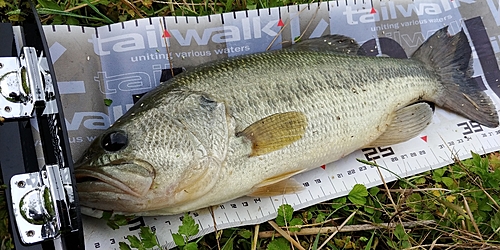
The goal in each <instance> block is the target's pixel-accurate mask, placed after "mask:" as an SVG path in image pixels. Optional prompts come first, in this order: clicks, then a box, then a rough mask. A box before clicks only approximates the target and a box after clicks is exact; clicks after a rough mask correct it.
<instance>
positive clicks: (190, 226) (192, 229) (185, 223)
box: [178, 213, 200, 237]
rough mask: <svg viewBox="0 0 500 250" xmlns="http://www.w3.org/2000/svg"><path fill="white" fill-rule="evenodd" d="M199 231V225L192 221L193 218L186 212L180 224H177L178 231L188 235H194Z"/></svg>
mask: <svg viewBox="0 0 500 250" xmlns="http://www.w3.org/2000/svg"><path fill="white" fill-rule="evenodd" d="M199 231H200V229H199V226H198V224H196V223H195V222H194V219H193V218H192V217H191V216H190V215H189V214H188V213H186V214H184V218H183V219H182V225H180V226H179V231H178V232H179V233H180V234H183V235H185V236H187V237H189V236H195V235H196V234H198V232H199Z"/></svg>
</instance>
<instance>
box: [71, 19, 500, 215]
mask: <svg viewBox="0 0 500 250" xmlns="http://www.w3.org/2000/svg"><path fill="white" fill-rule="evenodd" d="M325 41H326V43H325ZM360 51H361V50H360V49H359V46H358V45H357V44H356V43H355V42H353V41H352V39H350V38H346V37H343V36H335V35H334V36H328V37H324V38H319V39H312V40H309V41H304V42H303V43H298V44H297V45H296V46H293V47H292V48H290V49H283V50H279V51H270V52H264V53H258V54H253V55H246V56H240V57H236V58H230V59H224V60H220V61H216V62H212V63H208V64H205V65H202V66H200V67H198V68H196V69H193V70H188V71H187V72H184V73H182V74H180V75H178V76H176V77H174V78H173V79H171V80H169V81H167V82H164V83H162V84H161V85H160V86H159V87H158V88H156V89H154V90H152V91H150V92H149V93H148V94H147V95H145V96H144V97H142V98H141V99H140V100H139V101H138V102H137V103H136V104H135V105H134V106H133V107H132V108H131V109H130V110H129V111H128V112H127V113H126V114H125V115H123V116H122V117H121V118H119V119H118V120H117V121H116V122H115V123H114V124H113V125H112V126H111V127H110V128H109V129H108V130H106V131H105V132H104V133H103V134H102V135H101V136H99V137H98V138H97V139H96V140H95V141H94V142H93V143H92V145H91V146H90V147H89V148H88V149H87V151H86V152H85V153H84V155H83V156H82V158H81V159H80V160H79V161H78V162H77V163H76V165H77V169H76V172H75V174H76V178H77V181H78V184H77V188H78V193H79V196H80V202H81V204H82V206H84V207H87V208H92V209H96V210H112V211H115V212H120V213H126V214H135V215H167V214H178V213H182V212H186V211H192V210H196V209H200V208H204V207H208V206H212V205H217V204H220V203H223V202H226V201H229V200H231V199H235V198H238V197H241V196H245V195H251V196H270V195H277V194H283V193H290V192H296V191H297V190H299V189H300V188H301V187H302V186H301V185H300V184H299V183H297V182H295V181H294V180H293V179H290V177H292V176H293V175H296V174H298V173H301V172H304V171H307V170H310V169H313V168H316V167H319V166H321V165H323V164H326V163H330V162H334V161H336V160H338V159H340V158H342V157H344V156H346V155H348V154H350V153H351V152H353V151H355V150H358V149H360V148H363V147H367V146H383V145H391V144H395V143H400V142H403V141H406V140H409V139H411V138H413V137H415V136H416V135H418V134H419V133H420V132H421V131H422V130H423V129H424V128H425V127H426V126H427V125H428V124H429V123H430V122H431V119H432V115H433V110H432V107H431V106H430V105H429V104H428V103H429V102H431V103H434V104H435V105H437V106H439V107H442V108H444V109H447V110H450V111H452V112H455V113H457V114H459V115H462V116H463V117H466V118H468V119H471V120H474V121H477V122H479V123H481V124H483V125H485V126H487V127H497V126H498V125H499V119H498V112H497V111H496V110H495V106H494V104H493V103H492V101H491V99H490V98H489V97H488V96H487V95H486V94H484V93H483V92H482V91H481V90H480V89H479V88H478V86H477V85H476V83H475V82H474V81H472V80H471V79H470V78H471V75H472V69H471V64H472V63H471V48H470V46H469V42H468V40H467V37H466V35H465V34H464V32H463V31H461V32H459V33H457V34H456V35H454V36H451V35H449V34H448V33H447V28H444V29H441V30H439V31H437V32H436V33H435V34H434V35H432V36H431V37H430V38H429V39H428V40H427V41H426V42H425V43H423V44H422V45H421V46H420V48H419V49H418V50H417V51H415V53H414V54H413V55H412V56H411V59H393V58H387V57H368V56H359V55H358V54H361V53H359V52H360ZM83 211H84V212H85V213H88V214H92V213H93V212H92V211H95V210H91V209H83Z"/></svg>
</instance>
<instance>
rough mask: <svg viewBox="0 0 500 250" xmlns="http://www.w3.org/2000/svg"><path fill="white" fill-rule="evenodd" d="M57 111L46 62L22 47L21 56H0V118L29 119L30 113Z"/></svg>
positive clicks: (33, 50)
mask: <svg viewBox="0 0 500 250" xmlns="http://www.w3.org/2000/svg"><path fill="white" fill-rule="evenodd" d="M35 107H37V108H43V109H44V113H55V112H57V106H56V105H55V93H54V86H53V83H52V78H51V76H50V73H49V68H48V64H47V59H46V58H45V57H43V55H42V54H41V55H40V56H38V55H37V53H36V50H35V48H33V47H24V48H23V52H22V54H21V55H20V57H19V58H18V57H0V117H3V118H21V117H31V116H32V115H33V111H34V109H35Z"/></svg>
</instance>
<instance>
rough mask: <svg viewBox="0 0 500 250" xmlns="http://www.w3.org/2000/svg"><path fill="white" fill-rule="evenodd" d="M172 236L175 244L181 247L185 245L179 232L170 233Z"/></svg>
mask: <svg viewBox="0 0 500 250" xmlns="http://www.w3.org/2000/svg"><path fill="white" fill-rule="evenodd" d="M172 238H173V239H174V243H175V245H176V246H179V247H182V246H185V245H186V242H185V240H184V237H183V236H182V235H180V234H172Z"/></svg>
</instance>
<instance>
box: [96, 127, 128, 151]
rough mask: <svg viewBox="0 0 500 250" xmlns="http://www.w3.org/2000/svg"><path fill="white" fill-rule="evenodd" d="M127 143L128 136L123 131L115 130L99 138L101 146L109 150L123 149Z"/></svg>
mask: <svg viewBox="0 0 500 250" xmlns="http://www.w3.org/2000/svg"><path fill="white" fill-rule="evenodd" d="M127 145H128V137H127V134H126V133H125V132H124V131H121V130H117V131H111V132H109V133H107V134H105V135H104V136H103V137H102V139H101V147H102V148H103V149H104V150H106V151H110V152H116V151H119V150H122V149H124V148H125V147H126V146H127Z"/></svg>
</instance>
